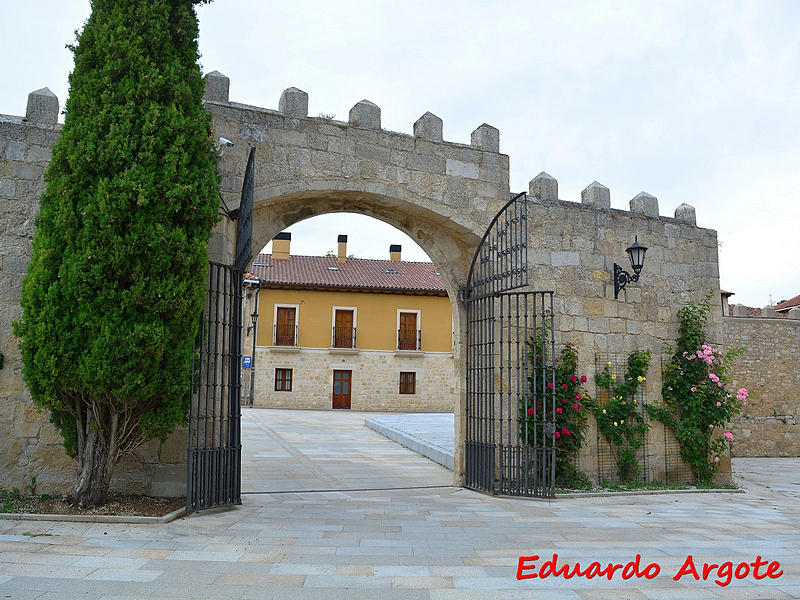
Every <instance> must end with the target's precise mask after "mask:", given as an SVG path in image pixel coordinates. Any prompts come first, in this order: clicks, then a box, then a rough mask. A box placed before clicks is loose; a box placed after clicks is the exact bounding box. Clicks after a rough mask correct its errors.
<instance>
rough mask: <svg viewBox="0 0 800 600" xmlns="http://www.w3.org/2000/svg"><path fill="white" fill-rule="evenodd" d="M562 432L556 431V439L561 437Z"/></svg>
mask: <svg viewBox="0 0 800 600" xmlns="http://www.w3.org/2000/svg"><path fill="white" fill-rule="evenodd" d="M560 437H561V434H560V433H558V432H557V431H556V439H558V438H560Z"/></svg>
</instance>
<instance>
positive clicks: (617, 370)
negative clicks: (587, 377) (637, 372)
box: [594, 352, 652, 484]
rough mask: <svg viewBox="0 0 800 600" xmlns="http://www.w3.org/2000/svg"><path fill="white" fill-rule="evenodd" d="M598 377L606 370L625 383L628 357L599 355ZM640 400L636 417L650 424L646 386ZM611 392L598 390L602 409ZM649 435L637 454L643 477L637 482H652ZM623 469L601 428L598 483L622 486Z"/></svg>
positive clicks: (640, 392)
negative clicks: (620, 484) (620, 471)
mask: <svg viewBox="0 0 800 600" xmlns="http://www.w3.org/2000/svg"><path fill="white" fill-rule="evenodd" d="M594 362H595V373H600V372H601V371H603V369H605V368H606V366H608V367H609V369H610V371H611V374H612V375H616V377H617V378H618V379H619V380H620V381H622V380H623V379H624V377H625V374H626V371H627V357H626V356H624V355H622V354H616V353H611V352H609V353H605V354H595V357H594ZM634 398H635V399H636V409H635V410H636V413H637V414H638V415H639V416H640V418H641V419H642V421H643V422H644V423H649V418H648V414H647V396H646V394H645V392H644V385H640V386H639V388H638V389H637V390H636V394H635V395H634ZM608 400H609V394H608V390H606V389H604V388H601V387H599V386H598V388H597V402H598V405H599V406H600V407H601V408H602V406H603V404H605V403H606V402H608ZM647 437H648V436H647V434H645V436H644V440H643V443H642V446H641V447H640V448H639V449H638V450H637V452H636V461H637V462H638V464H639V474H638V476H637V477H636V478H635V479H634V481H637V482H642V483H644V482H648V481H650V480H651V476H652V474H651V473H650V468H649V467H650V456H649V453H648V443H647ZM619 480H620V477H619V465H618V461H617V456H616V452H615V448H614V446H613V445H612V444H611V443H609V442H608V441H607V440H606V438H605V437H604V436H603V434H602V433H601V432H600V428H599V427H598V428H597V483H598V484H602V483H603V482H609V483H618V482H619Z"/></svg>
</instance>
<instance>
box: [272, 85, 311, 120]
mask: <svg viewBox="0 0 800 600" xmlns="http://www.w3.org/2000/svg"><path fill="white" fill-rule="evenodd" d="M278 110H279V111H280V112H282V113H283V114H285V115H287V116H289V117H307V116H308V94H307V93H306V92H304V91H303V90H299V89H297V88H296V87H290V88H288V89H285V90H283V93H282V94H281V99H280V101H279V102H278Z"/></svg>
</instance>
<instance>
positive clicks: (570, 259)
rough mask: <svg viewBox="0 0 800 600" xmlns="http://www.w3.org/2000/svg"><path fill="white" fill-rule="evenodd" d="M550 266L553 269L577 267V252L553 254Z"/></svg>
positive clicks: (578, 262)
mask: <svg viewBox="0 0 800 600" xmlns="http://www.w3.org/2000/svg"><path fill="white" fill-rule="evenodd" d="M550 264H552V265H553V266H554V267H566V266H578V265H580V264H581V260H580V256H579V254H578V253H577V252H553V254H552V255H551V256H550Z"/></svg>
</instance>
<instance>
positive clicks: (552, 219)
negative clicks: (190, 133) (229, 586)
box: [0, 71, 777, 493]
mask: <svg viewBox="0 0 800 600" xmlns="http://www.w3.org/2000/svg"><path fill="white" fill-rule="evenodd" d="M228 89H229V81H228V79H227V78H226V77H225V76H223V75H221V74H220V73H218V72H216V71H215V72H212V73H209V74H208V75H207V76H206V96H205V102H206V107H207V109H208V110H209V111H210V113H211V114H212V118H213V127H214V135H215V136H218V137H224V138H227V139H228V140H231V141H232V142H233V146H232V147H229V148H225V150H224V153H223V155H222V157H221V159H220V164H219V169H220V172H221V175H222V183H221V186H220V193H221V194H222V196H223V198H224V200H225V201H226V204H227V205H228V206H229V207H232V208H235V207H236V206H237V205H238V199H239V193H240V190H241V185H242V177H243V175H244V168H245V164H246V158H247V152H248V151H249V148H250V147H251V146H253V147H255V148H256V171H255V172H256V177H255V207H254V228H253V231H254V239H253V247H254V249H255V252H254V254H257V252H258V249H260V248H262V247H264V246H265V245H266V243H267V242H268V241H269V240H271V239H272V238H273V237H274V236H275V235H276V234H278V233H279V232H280V231H282V230H284V229H285V228H286V227H288V226H290V225H292V224H293V223H296V222H298V221H301V220H304V219H307V218H309V217H312V216H314V215H317V214H323V213H328V212H355V213H362V214H366V215H369V216H373V217H376V218H378V219H380V220H383V221H385V222H387V223H389V224H392V225H394V226H395V227H397V228H398V229H400V230H401V231H403V232H405V233H406V234H408V235H409V236H410V237H411V238H412V239H414V240H415V241H416V242H417V243H418V244H419V245H420V246H421V247H422V248H423V249H424V250H425V251H426V252H427V254H428V256H429V257H430V258H431V259H432V260H433V261H434V263H435V264H436V265H437V268H438V269H439V271H440V273H441V277H442V282H443V284H444V287H445V289H446V290H447V293H448V297H449V300H450V303H451V307H452V314H453V337H454V344H453V355H454V357H453V361H454V371H455V380H456V382H457V383H458V389H457V390H456V394H455V406H454V411H455V415H456V456H455V483H456V484H460V483H461V482H462V481H463V468H464V462H463V461H464V457H463V440H464V397H465V388H464V383H463V382H464V376H463V375H464V360H465V349H464V329H465V308H464V304H463V303H462V302H461V301H459V299H458V290H459V288H461V287H463V286H464V285H465V283H466V279H467V274H468V271H469V266H470V262H471V259H472V256H473V254H474V251H475V249H476V248H477V247H478V244H479V242H480V240H481V237H482V235H483V233H484V231H485V229H486V227H487V225H488V224H489V222H490V221H491V220H492V218H493V216H494V215H495V214H496V213H497V211H498V210H499V209H500V208H501V207H502V206H503V205H504V204H505V202H506V201H507V200H508V199H509V197H510V190H509V159H508V156H506V155H504V154H501V153H500V141H499V132H498V130H497V129H495V128H493V127H491V126H490V125H487V124H483V125H481V126H479V127H478V128H476V129H475V131H474V132H473V133H472V135H471V140H470V143H469V144H460V143H453V142H448V141H444V140H443V138H442V120H441V119H440V118H439V117H437V116H435V115H433V114H431V113H425V114H424V115H422V117H420V119H419V120H418V121H417V122H416V123H414V124H413V134H411V135H410V134H403V133H396V132H391V131H386V130H384V129H382V128H381V121H380V108H379V107H377V106H376V105H374V104H373V103H371V102H369V101H362V102H359V103H357V104H356V105H355V106H354V107H353V108H352V110H351V111H350V114H349V120H348V122H339V121H332V120H330V119H327V118H322V117H318V118H315V117H309V116H308V96H307V95H306V94H305V93H304V92H302V91H301V90H298V89H296V88H289V89H287V90H286V91H285V92H284V93H283V95H282V96H281V98H280V101H279V103H278V110H270V109H265V108H258V107H254V106H247V105H243V104H239V103H236V102H232V101H230V99H229V97H228ZM57 114H58V100H57V99H56V98H55V96H53V95H52V94H51V93H50V92H49V91H48V90H40V91H38V92H34V93H33V94H31V96H30V97H29V105H28V111H27V115H26V117H25V118H22V117H13V116H1V117H0V216H1V218H2V224H1V225H0V351H2V352H3V353H4V355H5V366H4V368H3V369H2V370H0V434H1V435H0V457H1V458H0V461H2V462H1V463H0V486H6V487H8V486H11V485H16V486H18V487H24V485H25V484H27V483H28V482H29V481H30V479H31V477H34V476H35V477H37V482H38V483H39V484H40V485H39V489H40V490H41V491H59V490H63V489H65V488H66V487H68V486H69V485H70V483H71V479H72V477H73V471H72V469H73V466H72V464H71V462H70V461H69V460H67V459H65V458H63V455H61V454H60V452H61V450H60V446H59V440H58V436H57V435H56V434H55V432H54V431H53V430H52V427H51V426H50V425H48V423H47V415H44V414H40V413H37V412H36V411H35V410H34V409H33V408H32V407H31V401H30V396H29V395H28V393H27V391H26V390H25V386H24V382H23V379H22V367H21V363H20V357H19V352H18V351H17V348H16V340H15V338H14V337H13V334H12V332H11V322H12V321H13V320H14V319H16V318H18V317H19V316H20V314H21V312H20V307H19V290H20V282H21V280H22V277H23V275H24V272H25V269H26V266H27V263H28V262H29V259H30V248H31V237H32V234H33V229H34V218H35V215H36V213H37V210H38V198H39V196H40V194H41V192H42V190H43V186H44V184H43V182H42V173H43V171H44V169H45V167H46V165H47V162H48V160H49V155H50V149H51V148H52V146H53V144H54V143H55V141H56V139H57V138H58V134H59V126H58V125H57V123H56V119H57ZM610 195H611V192H610V190H609V189H608V188H607V187H605V186H603V185H601V184H599V183H597V182H594V183H592V184H590V185H589V186H587V188H586V189H585V190H583V192H582V194H581V198H580V199H575V200H576V201H567V200H563V199H560V198H559V195H558V183H557V181H556V180H555V179H554V178H552V177H550V176H549V175H547V174H546V173H541V174H540V175H538V176H536V177H534V178H533V179H532V180H531V182H530V187H529V190H528V196H527V199H528V202H529V211H528V215H529V217H528V218H529V224H528V239H527V246H528V264H527V268H528V270H529V273H530V282H531V285H532V287H533V288H535V289H552V290H555V293H556V305H555V310H556V315H555V322H556V328H557V335H558V341H559V343H561V342H572V343H574V344H575V345H576V346H577V348H578V351H579V361H580V368H581V370H582V371H585V372H587V373H588V374H589V375H591V371H592V369H593V365H594V361H595V357H596V356H597V355H598V354H602V353H607V352H614V353H619V354H627V353H630V352H631V351H633V350H634V349H641V350H650V351H651V352H652V353H653V355H654V357H656V358H655V359H654V361H653V363H654V365H653V367H651V372H650V373H649V375H648V377H647V383H646V396H647V399H648V401H651V402H652V401H657V400H658V398H659V395H660V387H661V381H660V372H659V369H658V368H657V363H658V358H657V357H659V356H660V354H661V352H662V349H663V345H664V343H665V342H671V341H673V340H674V339H675V337H676V335H677V327H678V323H677V317H676V311H677V309H678V308H679V307H680V306H681V305H682V304H683V303H684V302H686V301H687V300H695V301H696V300H699V299H701V298H704V297H706V296H708V295H709V294H712V295H713V296H714V297H719V294H720V288H719V268H718V255H717V235H716V232H715V231H713V230H711V229H706V228H703V227H698V226H697V223H696V218H695V211H694V209H693V208H692V207H691V206H689V205H687V204H681V205H680V206H678V207H677V209H676V210H675V212H674V215H673V216H669V217H668V216H663V215H661V214H660V212H659V207H658V201H657V199H656V198H655V197H653V196H651V195H649V194H646V193H641V194H639V195H637V196H636V197H635V198H633V199H631V200H630V210H618V209H612V208H611V207H610V206H611V202H610ZM577 200H579V201H577ZM234 234H235V226H234V225H233V224H232V223H231V222H230V221H228V220H224V221H222V222H220V224H219V225H218V227H217V228H216V230H215V232H214V235H213V236H212V239H211V241H210V244H209V250H210V254H211V257H212V259H214V260H218V261H222V262H230V261H231V259H232V254H233V240H234ZM636 236H638V239H639V241H640V242H641V243H643V244H645V245H647V246H648V247H649V248H650V249H649V251H648V254H647V260H646V263H645V266H644V270H643V271H642V274H641V278H640V280H639V281H638V283H636V284H634V285H629V286H628V288H627V289H626V290H625V291H624V292H623V293H622V294H621V295H620V296H619V299H615V298H614V290H613V281H612V266H613V263H614V262H622V260H623V259H624V258H625V248H626V247H627V246H629V245H630V244H631V242H633V240H634V238H635V237H636ZM708 329H709V333H710V336H711V339H712V341H714V342H716V343H723V342H725V341H726V334H725V328H724V327H723V319H722V315H721V314H720V313H715V314H714V315H713V316H712V318H711V320H710V321H709V323H708ZM765 335H770V334H765ZM776 335H777V332H776ZM762 368H763V369H764V370H766V369H768V368H769V367H768V366H762ZM590 381H591V377H590ZM650 436H651V442H652V445H653V447H657V446H658V445H659V444H661V445H663V438H664V432H663V431H661V430H659V428H658V427H654V429H653V430H652V431H651V433H650ZM588 438H589V439H590V440H591V439H593V436H592V435H591V434H590V435H589V436H588ZM184 448H185V435H183V436H182V434H181V433H180V432H178V433H177V434H175V435H174V436H172V437H171V438H170V439H169V440H167V442H166V443H165V444H161V445H159V444H157V443H153V444H150V445H148V446H147V447H146V448H143V449H141V451H140V452H138V453H137V455H136V456H134V457H133V458H131V459H130V460H129V461H128V462H126V464H125V465H122V466H121V467H120V469H118V471H117V476H116V479H115V482H116V483H115V485H118V486H120V487H136V486H140V487H142V486H143V487H146V488H148V489H146V490H145V491H150V492H157V491H158V492H164V491H172V492H175V493H178V492H180V490H181V489H182V487H183V486H184V485H185V483H184V482H185V474H184V473H183V472H181V469H182V468H183V462H184V461H185V452H184V450H183V449H184ZM581 461H582V466H583V468H584V470H587V471H591V470H592V468H593V465H594V464H596V461H597V448H596V444H594V443H590V444H589V447H588V448H587V449H586V451H585V452H584V454H583V455H582V458H581ZM648 468H649V469H650V470H651V476H652V477H653V478H656V479H657V478H660V477H661V476H663V473H664V468H665V466H664V458H663V456H662V457H661V458H658V457H654V460H652V461H651V462H650V464H649V467H648ZM132 482H137V483H136V484H135V485H134V484H133V483H132ZM141 482H144V483H143V484H141Z"/></svg>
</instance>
